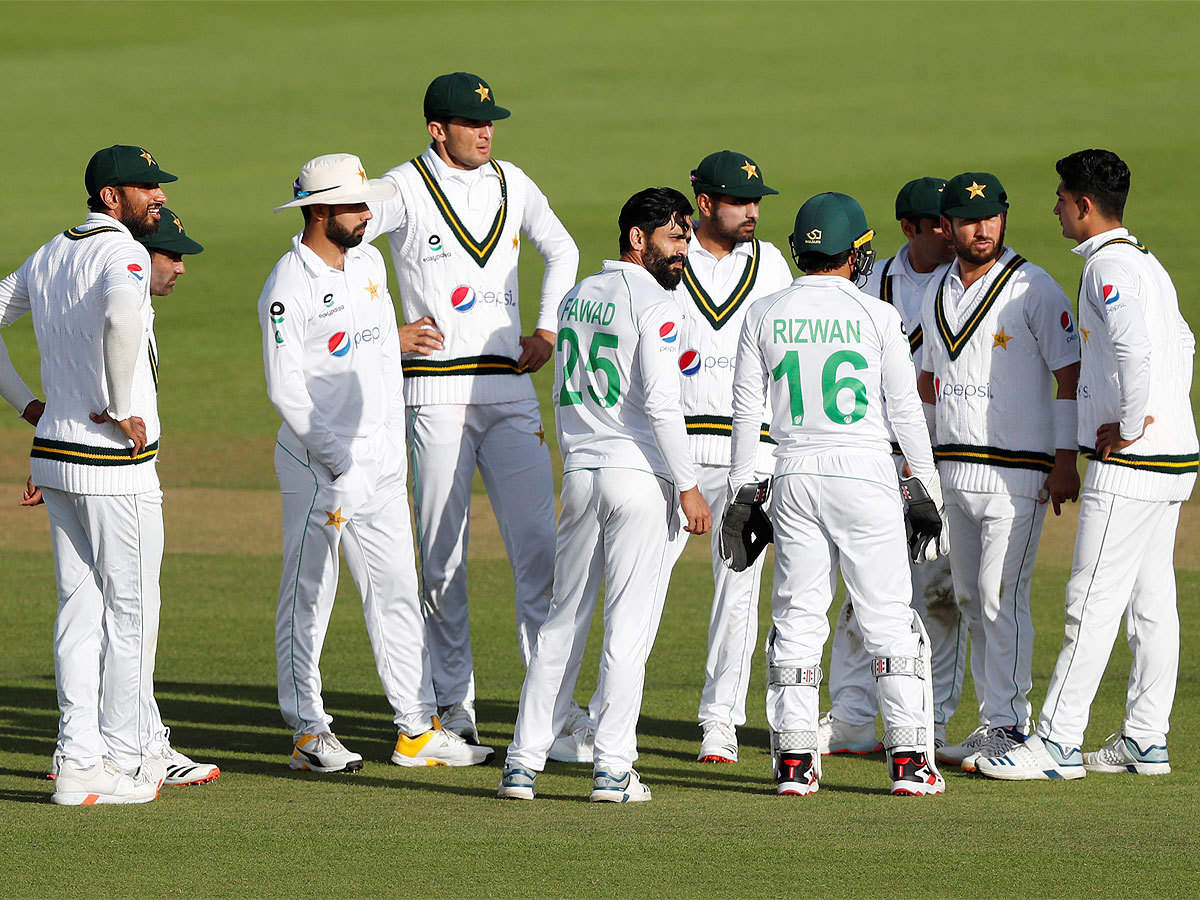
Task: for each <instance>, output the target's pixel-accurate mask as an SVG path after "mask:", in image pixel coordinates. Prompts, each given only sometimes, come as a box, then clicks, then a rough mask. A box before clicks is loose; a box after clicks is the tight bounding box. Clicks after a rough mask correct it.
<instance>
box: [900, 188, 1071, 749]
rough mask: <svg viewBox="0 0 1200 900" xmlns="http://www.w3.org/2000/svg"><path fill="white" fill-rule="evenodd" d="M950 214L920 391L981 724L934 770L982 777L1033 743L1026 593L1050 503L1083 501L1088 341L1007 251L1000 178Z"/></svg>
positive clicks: (949, 191)
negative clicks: (948, 248) (1083, 384)
mask: <svg viewBox="0 0 1200 900" xmlns="http://www.w3.org/2000/svg"><path fill="white" fill-rule="evenodd" d="M941 210H942V230H943V231H944V232H945V233H946V234H947V235H949V237H950V239H951V241H952V242H953V244H954V251H955V256H956V259H955V261H954V262H953V263H951V264H950V265H949V266H947V267H945V268H944V269H941V270H939V272H938V273H937V275H936V277H935V278H934V279H933V280H932V281H931V282H930V284H929V288H928V289H927V290H926V292H925V296H924V298H923V300H922V307H921V330H922V334H923V335H924V343H923V344H922V347H923V352H922V354H921V369H922V372H921V376H920V378H919V379H918V383H917V389H918V390H919V391H920V393H921V398H922V400H924V401H925V403H926V404H927V406H926V415H927V417H929V418H930V419H931V420H933V421H935V423H936V424H935V426H934V427H935V428H936V435H937V436H936V440H935V443H934V458H935V459H936V460H937V463H938V473H939V474H940V475H941V478H942V484H943V485H944V486H945V488H946V510H947V512H948V514H949V522H950V529H951V533H952V534H953V535H954V543H953V548H952V549H951V551H950V569H951V572H952V574H953V577H954V592H955V595H956V597H957V599H958V605H959V608H960V610H961V611H962V615H963V616H964V617H965V618H966V620H967V627H968V629H969V632H970V636H971V647H972V652H971V672H972V674H973V676H974V679H975V690H976V693H977V694H978V696H979V700H980V722H981V724H980V727H979V728H978V729H976V731H975V732H973V733H972V734H971V735H969V736H968V737H967V738H966V739H965V740H964V741H962V742H961V743H958V744H955V745H953V746H945V747H942V748H941V749H939V750H938V759H939V760H941V761H943V762H947V763H952V764H954V765H961V766H962V767H963V769H965V770H966V771H973V769H974V762H975V760H976V759H977V758H978V756H979V755H980V754H981V753H982V754H983V755H985V756H999V755H1002V754H1003V753H1005V752H1006V751H1007V750H1008V749H1009V748H1010V747H1012V746H1014V745H1016V744H1019V743H1021V742H1023V741H1024V740H1025V736H1026V734H1027V733H1028V728H1029V720H1030V714H1031V712H1032V709H1031V707H1030V703H1029V689H1030V687H1031V686H1032V684H1033V672H1032V664H1033V619H1032V616H1031V614H1030V609H1029V593H1030V587H1031V583H1032V579H1033V564H1034V560H1035V558H1036V557H1037V547H1038V541H1039V539H1040V537H1041V533H1042V521H1043V519H1044V517H1045V512H1046V506H1045V504H1046V503H1047V501H1049V502H1051V503H1053V505H1054V512H1055V514H1056V515H1057V514H1059V509H1060V504H1062V503H1063V502H1065V501H1067V500H1074V499H1075V498H1076V497H1077V496H1078V493H1079V474H1078V472H1077V471H1076V469H1075V454H1076V450H1075V448H1076V440H1075V427H1076V412H1075V387H1076V382H1077V381H1078V378H1079V341H1078V337H1077V335H1076V332H1075V322H1074V319H1073V318H1072V316H1071V305H1070V302H1069V301H1068V300H1067V298H1066V295H1065V294H1063V291H1062V288H1060V287H1059V286H1058V284H1057V283H1056V282H1055V281H1054V279H1053V278H1051V277H1050V276H1049V275H1048V274H1047V273H1046V272H1045V271H1044V270H1043V269H1041V268H1039V267H1038V266H1035V265H1034V264H1033V263H1031V262H1028V261H1027V260H1026V259H1024V258H1023V257H1022V256H1020V255H1018V254H1017V253H1016V252H1015V251H1013V250H1012V249H1010V248H1007V247H1005V246H1004V230H1005V225H1006V224H1007V216H1008V195H1007V194H1006V193H1005V190H1004V187H1003V185H1001V183H1000V180H999V179H998V178H996V176H995V175H991V174H989V173H986V172H964V173H963V174H961V175H956V176H955V177H954V178H952V179H950V181H949V182H947V184H946V188H945V190H943V191H942V205H941ZM1055 385H1057V392H1055ZM1056 397H1057V399H1055V398H1056ZM935 403H936V406H935V405H934V404H935Z"/></svg>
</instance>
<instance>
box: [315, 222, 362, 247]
mask: <svg viewBox="0 0 1200 900" xmlns="http://www.w3.org/2000/svg"><path fill="white" fill-rule="evenodd" d="M366 231H367V223H366V222H363V223H362V224H361V225H358V226H357V227H355V229H354V230H353V231H351V230H350V229H349V228H346V227H345V226H343V225H341V224H339V223H338V221H337V219H326V220H325V237H327V238H329V240H331V241H333V243H335V244H337V245H338V246H339V247H341V248H342V249H343V250H349V249H350V248H351V247H357V246H358V245H359V244H361V243H362V239H363V235H364V234H366Z"/></svg>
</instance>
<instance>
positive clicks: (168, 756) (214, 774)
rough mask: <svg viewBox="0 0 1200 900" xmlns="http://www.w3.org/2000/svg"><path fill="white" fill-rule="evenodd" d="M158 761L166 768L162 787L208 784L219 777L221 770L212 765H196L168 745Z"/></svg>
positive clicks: (196, 763) (193, 761)
mask: <svg viewBox="0 0 1200 900" xmlns="http://www.w3.org/2000/svg"><path fill="white" fill-rule="evenodd" d="M158 758H159V759H161V760H162V762H163V765H164V766H165V767H166V777H164V778H163V784H164V785H186V784H208V783H209V782H210V781H216V780H217V779H218V778H220V777H221V770H220V769H219V768H218V767H217V766H216V765H215V764H213V763H198V762H196V761H195V760H193V759H189V758H188V757H186V756H184V755H183V754H182V753H180V752H179V751H178V750H176V749H175V748H174V747H172V746H171V745H170V744H168V745H167V746H166V747H165V748H164V749H163V752H162V753H161V754H159V757H158Z"/></svg>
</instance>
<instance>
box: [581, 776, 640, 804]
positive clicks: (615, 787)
mask: <svg viewBox="0 0 1200 900" xmlns="http://www.w3.org/2000/svg"><path fill="white" fill-rule="evenodd" d="M588 799H589V800H591V801H592V802H593V803H595V802H605V803H642V802H645V801H646V800H649V799H650V788H648V787H646V786H645V785H644V784H642V779H641V776H639V775H638V773H637V772H636V771H635V770H633V769H630V770H629V771H628V772H609V771H606V770H604V769H597V770H596V772H595V774H594V776H593V778H592V793H591V795H590V796H589V797H588Z"/></svg>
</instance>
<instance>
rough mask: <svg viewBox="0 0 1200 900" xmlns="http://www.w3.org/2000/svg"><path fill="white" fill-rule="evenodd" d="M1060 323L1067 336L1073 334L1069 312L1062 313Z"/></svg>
mask: <svg viewBox="0 0 1200 900" xmlns="http://www.w3.org/2000/svg"><path fill="white" fill-rule="evenodd" d="M1061 321H1062V328H1063V331H1065V332H1066V333H1067V334H1074V333H1075V323H1074V322H1072V321H1071V314H1070V313H1069V312H1064V313H1063V314H1062V319H1061Z"/></svg>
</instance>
